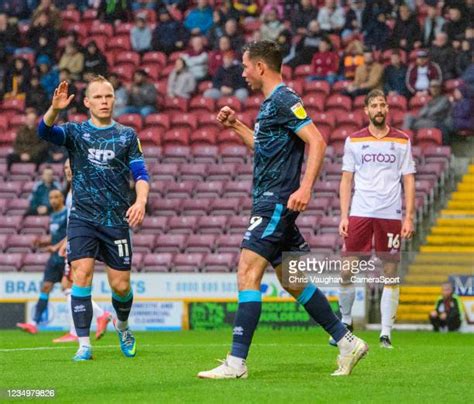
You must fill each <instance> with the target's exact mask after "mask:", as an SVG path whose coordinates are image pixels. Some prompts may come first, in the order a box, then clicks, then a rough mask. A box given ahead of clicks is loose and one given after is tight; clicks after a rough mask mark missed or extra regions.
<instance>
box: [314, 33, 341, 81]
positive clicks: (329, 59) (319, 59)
mask: <svg viewBox="0 0 474 404" xmlns="http://www.w3.org/2000/svg"><path fill="white" fill-rule="evenodd" d="M311 66H312V70H313V71H312V76H310V77H309V79H310V80H326V81H327V82H328V83H329V84H331V85H333V84H334V83H335V81H336V80H337V71H338V69H339V56H338V54H337V52H335V51H334V50H333V49H332V46H331V41H330V40H329V39H328V38H323V39H321V42H320V43H319V51H318V52H316V53H315V54H314V56H313V60H312V61H311Z"/></svg>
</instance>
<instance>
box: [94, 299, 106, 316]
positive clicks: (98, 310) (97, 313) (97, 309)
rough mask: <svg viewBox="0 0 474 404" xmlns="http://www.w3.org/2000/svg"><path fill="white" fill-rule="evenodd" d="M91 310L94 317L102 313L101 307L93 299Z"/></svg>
mask: <svg viewBox="0 0 474 404" xmlns="http://www.w3.org/2000/svg"><path fill="white" fill-rule="evenodd" d="M92 311H93V312H94V317H95V318H96V319H98V318H99V317H100V316H102V315H103V314H104V310H102V307H100V306H99V305H98V304H97V303H96V302H95V301H94V300H92Z"/></svg>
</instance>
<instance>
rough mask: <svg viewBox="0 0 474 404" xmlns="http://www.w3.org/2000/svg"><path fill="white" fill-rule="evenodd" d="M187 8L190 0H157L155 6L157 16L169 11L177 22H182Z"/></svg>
mask: <svg viewBox="0 0 474 404" xmlns="http://www.w3.org/2000/svg"><path fill="white" fill-rule="evenodd" d="M187 7H188V0H157V1H156V4H155V10H156V14H159V13H160V12H161V11H162V10H167V11H168V13H169V15H170V16H171V18H172V19H173V20H176V21H182V19H183V15H184V13H185V12H186V10H187Z"/></svg>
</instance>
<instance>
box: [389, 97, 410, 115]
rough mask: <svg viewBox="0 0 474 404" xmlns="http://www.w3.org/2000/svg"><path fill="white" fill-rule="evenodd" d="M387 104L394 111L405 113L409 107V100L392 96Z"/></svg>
mask: <svg viewBox="0 0 474 404" xmlns="http://www.w3.org/2000/svg"><path fill="white" fill-rule="evenodd" d="M387 102H388V105H389V107H390V109H391V110H392V111H394V110H400V111H404V112H405V111H406V110H407V107H408V102H407V99H406V98H405V97H404V96H403V95H400V94H392V95H389V96H387Z"/></svg>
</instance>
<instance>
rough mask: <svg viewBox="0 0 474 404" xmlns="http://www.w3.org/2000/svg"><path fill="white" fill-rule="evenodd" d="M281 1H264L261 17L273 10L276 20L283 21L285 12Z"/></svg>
mask: <svg viewBox="0 0 474 404" xmlns="http://www.w3.org/2000/svg"><path fill="white" fill-rule="evenodd" d="M281 3H282V0H266V2H265V6H264V7H263V9H262V12H261V15H262V16H265V15H266V14H268V13H269V12H270V11H272V10H275V12H276V18H277V19H278V20H280V21H281V20H283V19H284V18H285V10H284V8H283V5H282V4H281Z"/></svg>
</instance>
